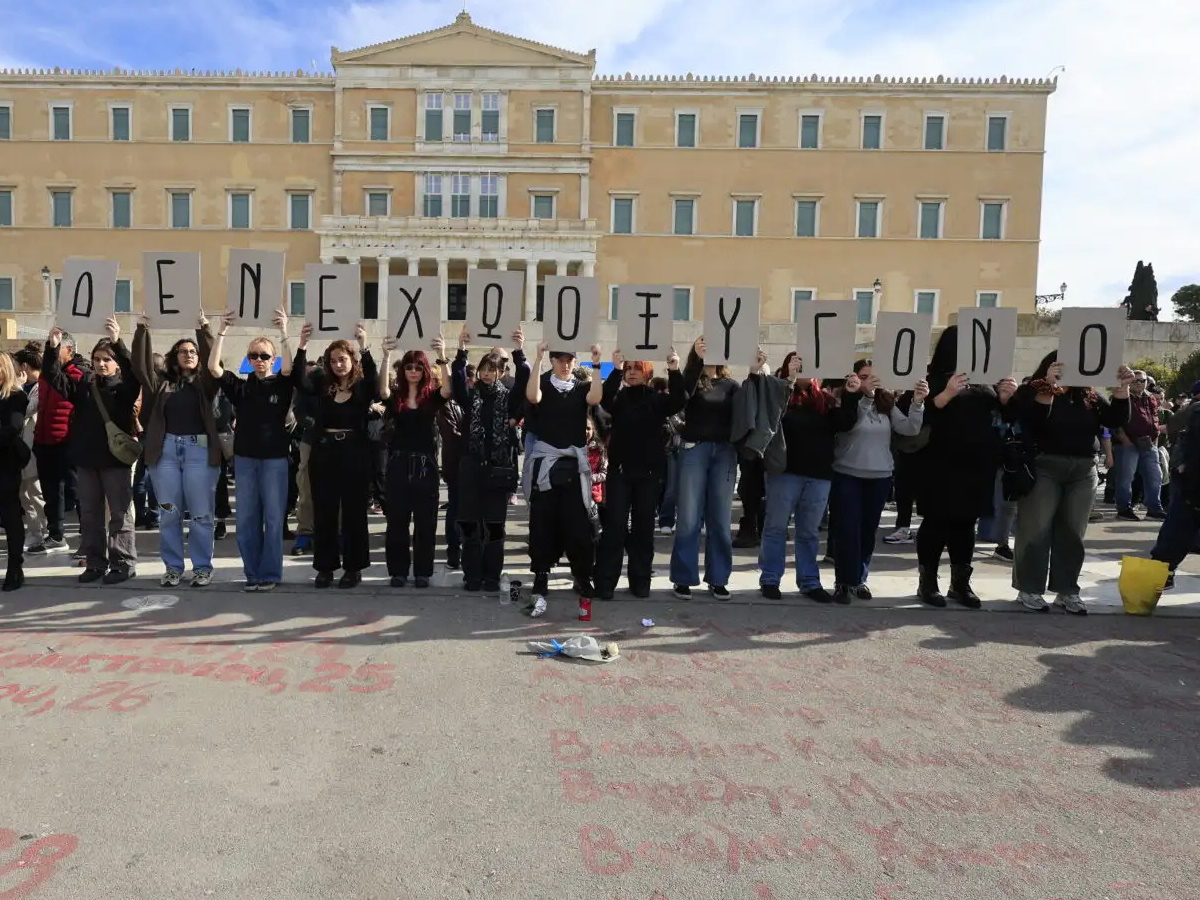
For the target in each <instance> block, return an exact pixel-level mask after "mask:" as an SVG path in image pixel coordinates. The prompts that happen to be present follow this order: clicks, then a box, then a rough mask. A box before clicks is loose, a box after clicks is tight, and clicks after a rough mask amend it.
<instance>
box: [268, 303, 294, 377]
mask: <svg viewBox="0 0 1200 900" xmlns="http://www.w3.org/2000/svg"><path fill="white" fill-rule="evenodd" d="M271 322H272V323H273V324H274V325H275V326H276V327H277V328H278V329H279V350H280V353H279V358H280V363H279V374H280V375H282V376H283V377H284V378H287V377H288V376H289V375H291V374H292V337H291V335H290V334H288V317H287V313H286V312H284V309H283V307H282V306H281V307H279V309H277V310H275V318H274V319H272V320H271Z"/></svg>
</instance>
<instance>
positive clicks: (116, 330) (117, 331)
mask: <svg viewBox="0 0 1200 900" xmlns="http://www.w3.org/2000/svg"><path fill="white" fill-rule="evenodd" d="M104 331H105V332H106V333H107V334H108V339H109V340H110V341H112V342H113V343H114V344H115V343H116V342H117V341H119V340H120V339H121V326H120V325H118V324H117V317H116V316H109V317H108V321H107V322H105V323H104Z"/></svg>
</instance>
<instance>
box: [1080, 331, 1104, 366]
mask: <svg viewBox="0 0 1200 900" xmlns="http://www.w3.org/2000/svg"><path fill="white" fill-rule="evenodd" d="M1093 328H1095V329H1096V330H1097V331H1099V332H1100V362H1098V363H1096V368H1094V369H1089V368H1088V366H1087V336H1088V332H1089V331H1091V330H1092V329H1093ZM1107 365H1108V329H1107V328H1105V327H1104V326H1103V325H1099V324H1097V323H1096V322H1092V323H1091V324H1090V325H1087V326H1085V327H1084V329H1083V331H1081V332H1079V374H1080V375H1084V376H1086V377H1088V378H1091V377H1092V376H1094V375H1099V374H1100V373H1101V372H1103V371H1104V367H1105V366H1107Z"/></svg>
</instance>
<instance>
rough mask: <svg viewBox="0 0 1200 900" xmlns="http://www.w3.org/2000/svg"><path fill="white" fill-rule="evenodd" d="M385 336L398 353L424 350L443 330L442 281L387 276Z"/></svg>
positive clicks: (422, 276) (431, 276)
mask: <svg viewBox="0 0 1200 900" xmlns="http://www.w3.org/2000/svg"><path fill="white" fill-rule="evenodd" d="M387 323H388V334H390V335H391V336H392V337H394V338H395V339H396V349H398V350H425V351H426V352H428V350H429V345H430V344H431V343H432V342H433V339H434V338H435V337H437V336H438V335H439V334H440V333H441V330H442V280H441V279H440V278H438V276H436V275H389V276H388V282H387Z"/></svg>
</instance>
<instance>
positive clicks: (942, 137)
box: [925, 116, 946, 150]
mask: <svg viewBox="0 0 1200 900" xmlns="http://www.w3.org/2000/svg"><path fill="white" fill-rule="evenodd" d="M925 149H926V150H945V149H946V117H945V116H926V117H925Z"/></svg>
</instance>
